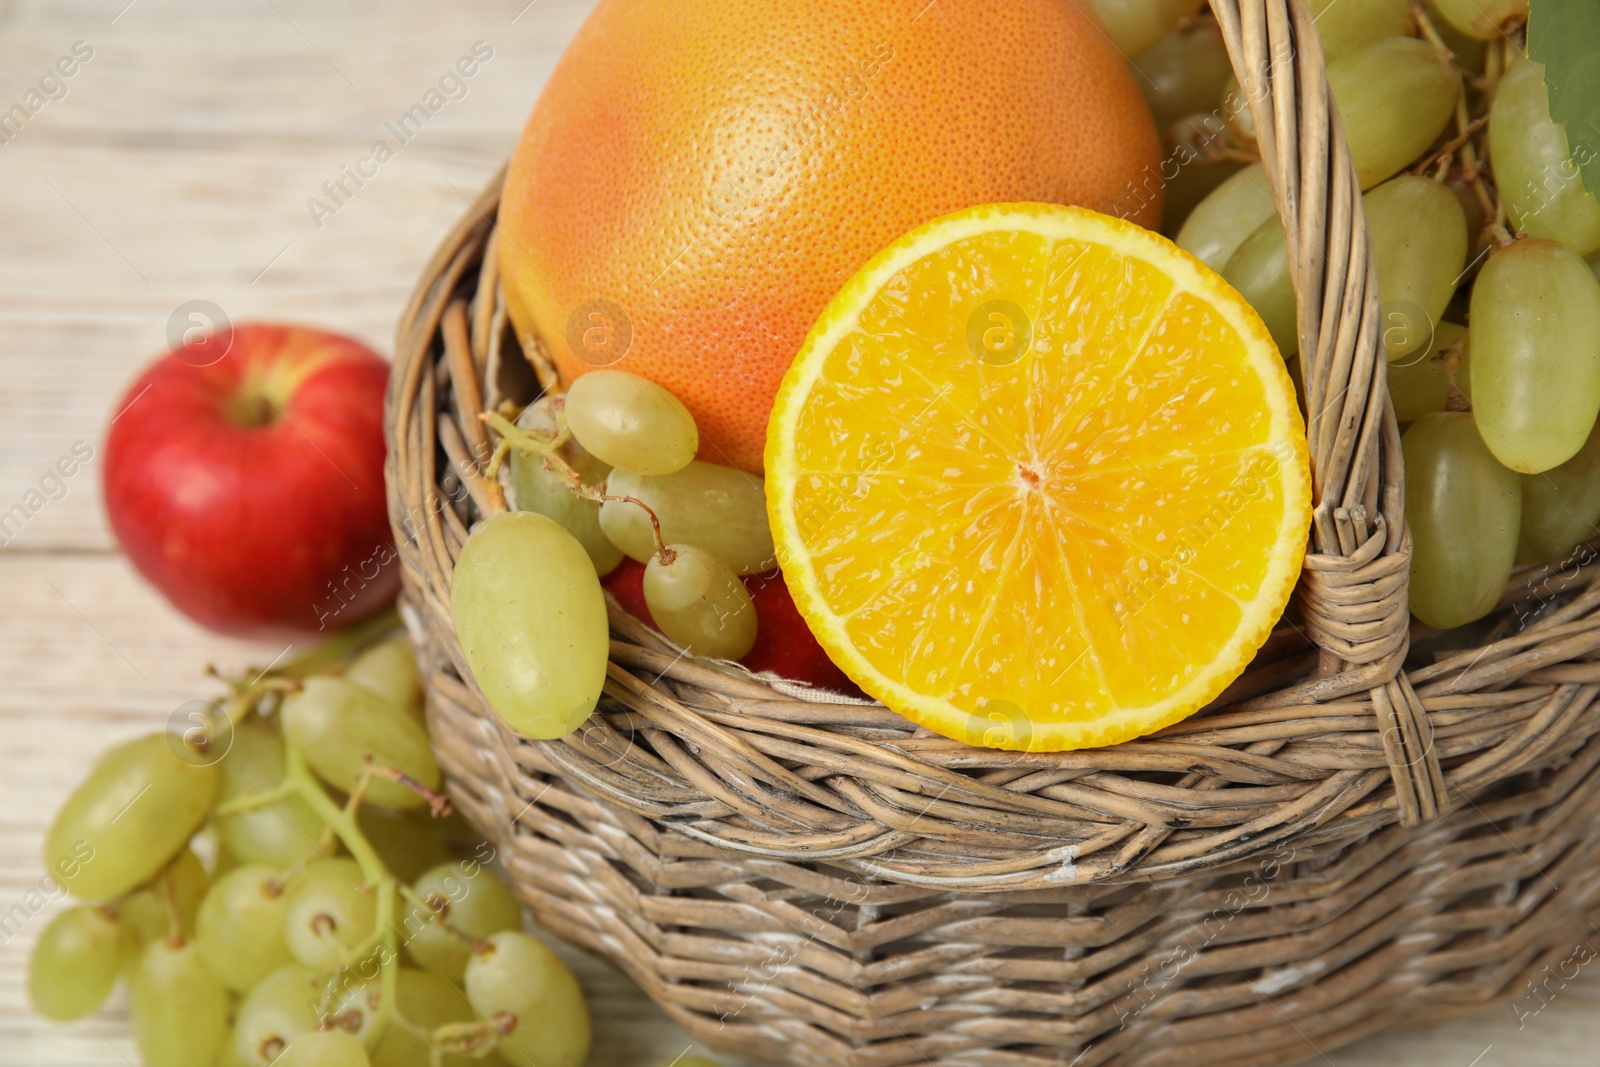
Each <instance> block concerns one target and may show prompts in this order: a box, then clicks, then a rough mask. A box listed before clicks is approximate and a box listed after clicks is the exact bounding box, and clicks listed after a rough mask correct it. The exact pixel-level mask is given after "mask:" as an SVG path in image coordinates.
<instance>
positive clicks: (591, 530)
mask: <svg viewBox="0 0 1600 1067" xmlns="http://www.w3.org/2000/svg"><path fill="white" fill-rule="evenodd" d="M551 399H552V398H550V397H548V396H547V397H543V398H541V399H540V400H539V401H538V402H537V403H534V404H531V405H529V406H528V408H527V409H526V410H524V411H523V413H522V415H521V416H520V417H519V418H518V419H517V425H518V426H519V427H521V428H522V429H524V430H531V431H533V432H535V433H538V434H542V435H544V436H546V437H551V436H554V435H555V432H556V420H555V416H554V414H552V412H551V406H550V401H551ZM561 458H562V459H563V460H565V461H566V463H567V466H569V467H571V468H572V469H573V470H574V471H576V472H577V474H578V477H579V478H581V479H582V480H583V484H585V485H595V486H600V485H604V484H605V481H606V475H608V474H610V473H611V464H609V463H603V462H601V461H600V460H598V459H596V458H595V457H594V456H592V455H590V454H589V452H588V450H587V449H585V448H584V447H583V446H582V445H580V444H579V443H578V442H577V441H568V442H567V443H566V444H564V445H562V446H561ZM511 486H512V489H513V490H514V491H515V493H516V497H517V509H518V510H520V511H532V512H537V513H538V514H540V515H543V516H545V517H546V518H549V519H554V520H555V521H556V522H559V523H560V524H561V525H562V526H564V527H566V530H567V532H568V533H570V534H571V535H572V536H573V537H576V538H577V539H578V543H579V544H580V545H582V546H583V550H584V551H585V552H587V553H589V559H590V560H592V561H593V562H594V569H595V573H596V574H598V575H600V576H601V577H605V576H606V575H608V574H610V573H611V572H612V571H614V570H616V569H617V564H619V563H621V562H622V550H621V549H620V548H618V547H617V546H616V545H614V544H612V543H611V541H610V539H609V538H607V537H606V535H605V533H604V532H602V531H601V529H600V505H599V503H597V502H596V501H593V500H585V499H584V498H583V497H581V496H579V495H578V494H577V493H576V492H574V491H573V487H572V484H571V483H570V482H569V481H568V480H567V479H566V478H565V477H564V476H562V475H560V474H557V473H556V472H555V471H552V470H547V469H546V468H545V465H544V457H543V456H542V455H540V454H538V453H537V452H535V453H532V454H530V455H526V456H525V455H523V454H522V453H521V452H519V451H517V450H516V449H512V451H511Z"/></svg>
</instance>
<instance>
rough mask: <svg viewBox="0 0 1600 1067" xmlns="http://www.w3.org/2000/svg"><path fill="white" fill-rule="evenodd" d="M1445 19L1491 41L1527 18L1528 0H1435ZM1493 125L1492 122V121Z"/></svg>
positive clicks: (1436, 8) (1463, 31)
mask: <svg viewBox="0 0 1600 1067" xmlns="http://www.w3.org/2000/svg"><path fill="white" fill-rule="evenodd" d="M1432 2H1433V7H1434V10H1436V11H1438V12H1439V14H1440V15H1441V16H1442V17H1443V18H1444V20H1445V21H1446V22H1448V23H1450V25H1452V26H1454V27H1455V28H1456V29H1458V30H1460V31H1461V32H1462V33H1464V34H1466V35H1467V36H1469V37H1476V38H1477V39H1478V40H1480V41H1492V40H1494V39H1495V38H1496V37H1499V36H1501V35H1502V34H1501V27H1502V26H1505V25H1506V24H1507V23H1510V22H1520V21H1523V20H1525V19H1527V17H1528V0H1432ZM1490 121H1491V123H1492V121H1493V120H1490Z"/></svg>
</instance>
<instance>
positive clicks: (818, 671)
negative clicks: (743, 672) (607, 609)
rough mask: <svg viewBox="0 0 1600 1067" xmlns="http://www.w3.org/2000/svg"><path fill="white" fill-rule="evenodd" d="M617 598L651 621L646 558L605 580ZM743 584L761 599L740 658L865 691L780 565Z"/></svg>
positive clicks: (757, 667)
mask: <svg viewBox="0 0 1600 1067" xmlns="http://www.w3.org/2000/svg"><path fill="white" fill-rule="evenodd" d="M601 584H602V585H604V586H605V587H606V589H607V590H608V591H609V592H610V593H611V595H612V596H614V597H616V598H617V603H619V604H621V605H622V607H623V610H624V611H626V612H627V613H628V614H630V615H632V616H634V617H635V618H639V619H643V620H644V621H645V622H647V623H649V624H650V625H651V626H654V625H655V620H654V619H652V618H651V617H650V608H649V607H648V606H646V604H645V602H644V564H643V563H638V562H635V561H634V560H631V559H624V560H623V561H622V562H621V563H620V564H619V565H618V566H617V569H616V570H614V571H612V572H611V573H610V574H608V575H606V577H605V579H604V580H603V581H602V583H601ZM744 587H745V588H746V589H748V590H750V599H751V600H753V601H755V605H756V643H755V646H754V647H752V648H751V649H750V651H749V652H747V653H745V657H744V659H742V660H740V661H739V662H740V663H743V664H744V665H745V666H746V667H749V668H750V669H751V670H753V671H771V672H772V673H774V674H776V675H779V676H780V677H783V678H793V679H796V680H798V681H802V682H810V683H811V684H812V685H815V686H819V687H821V688H823V689H831V690H833V691H834V692H835V693H848V694H850V695H851V696H862V695H863V694H862V692H861V690H860V688H859V687H858V686H857V685H856V684H855V683H854V682H852V681H851V680H850V678H849V677H848V676H847V675H846V674H845V673H844V671H841V670H840V669H839V668H838V667H837V666H835V664H834V662H833V660H831V659H829V658H828V654H827V653H826V652H824V651H823V649H822V646H821V645H820V644H818V643H817V639H816V637H814V636H813V635H812V633H811V628H810V627H809V626H807V625H806V620H805V619H804V618H802V617H801V615H800V609H799V608H796V607H795V606H794V600H793V599H792V598H791V597H790V596H789V587H788V586H787V585H785V584H783V575H782V574H781V573H779V572H778V571H769V572H767V573H766V574H747V575H745V578H744Z"/></svg>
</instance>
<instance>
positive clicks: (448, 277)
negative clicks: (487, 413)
mask: <svg viewBox="0 0 1600 1067" xmlns="http://www.w3.org/2000/svg"><path fill="white" fill-rule="evenodd" d="M1212 6H1213V9H1214V11H1215V13H1216V17H1217V19H1218V22H1219V25H1220V26H1221V29H1222V32H1223V36H1224V39H1225V41H1226V43H1227V47H1228V50H1229V54H1230V56H1231V57H1232V60H1233V63H1234V67H1235V69H1236V70H1237V71H1240V72H1242V75H1241V79H1240V80H1241V82H1242V84H1243V85H1244V87H1245V89H1246V92H1247V93H1248V95H1249V96H1250V97H1251V106H1252V111H1253V115H1254V119H1255V125H1256V129H1257V131H1258V140H1259V144H1260V147H1261V154H1262V158H1263V160H1264V161H1265V163H1266V165H1267V171H1268V175H1269V178H1270V180H1271V184H1272V188H1273V192H1274V196H1275V199H1276V201H1277V204H1278V207H1279V211H1280V214H1281V215H1282V217H1283V220H1284V223H1285V230H1286V233H1287V234H1288V237H1289V242H1290V245H1291V250H1292V257H1293V262H1294V267H1295V276H1296V287H1297V291H1298V293H1299V294H1300V300H1299V333H1300V338H1301V352H1302V365H1303V369H1304V379H1305V387H1306V399H1307V406H1308V409H1309V411H1310V417H1309V419H1308V437H1309V440H1310V446H1311V458H1312V470H1313V477H1314V499H1315V501H1316V508H1315V513H1314V521H1313V528H1312V545H1311V550H1310V552H1309V553H1308V555H1307V557H1306V564H1305V570H1304V573H1303V576H1302V579H1301V583H1300V586H1299V589H1298V594H1297V596H1298V604H1299V614H1300V618H1301V625H1296V624H1295V623H1294V622H1293V621H1292V620H1289V619H1286V620H1285V622H1284V623H1283V624H1282V625H1281V626H1280V627H1279V629H1278V630H1277V631H1276V632H1275V633H1274V635H1273V637H1272V638H1271V639H1270V640H1269V642H1268V643H1267V645H1266V647H1265V648H1264V649H1263V650H1262V652H1261V654H1260V656H1259V657H1258V658H1257V660H1256V662H1255V663H1254V664H1253V665H1252V667H1251V669H1250V670H1249V671H1248V672H1247V673H1246V674H1245V675H1244V676H1243V677H1242V678H1240V679H1239V681H1238V682H1237V683H1236V684H1235V685H1234V686H1233V687H1231V688H1230V689H1229V691H1228V692H1227V693H1225V694H1224V695H1223V697H1222V698H1220V699H1219V700H1218V701H1217V702H1216V703H1215V704H1214V705H1213V706H1212V708H1211V709H1209V710H1207V711H1206V712H1204V713H1202V714H1200V715H1197V716H1196V717H1194V718H1191V719H1189V720H1187V721H1185V722H1183V723H1180V724H1178V725H1176V726H1173V727H1170V728H1168V729H1166V730H1164V731H1162V732H1161V733H1159V734H1156V735H1153V736H1151V737H1147V738H1143V739H1140V740H1137V741H1132V742H1128V743H1125V744H1122V745H1118V746H1115V747H1113V748H1107V749H1099V750H1090V751H1079V752H1067V753H1040V754H1023V753H1013V752H1000V751H992V750H987V749H977V748H972V747H969V746H967V745H964V744H962V743H960V742H957V741H950V740H947V739H945V738H941V737H936V736H931V735H928V734H927V733H926V732H925V731H920V730H918V729H916V728H914V727H913V726H912V725H911V724H910V723H908V722H907V721H906V720H904V719H902V718H900V717H899V716H898V715H895V714H893V713H892V712H890V711H888V710H887V709H885V708H883V707H881V706H880V705H866V706H863V705H861V704H856V703H843V702H840V701H839V700H838V699H837V698H832V697H830V696H828V695H827V694H821V693H817V692H807V691H806V690H805V689H804V688H803V687H800V686H796V685H788V684H781V683H773V682H769V681H764V680H761V679H757V678H754V677H751V676H749V675H747V674H743V673H740V672H738V671H736V670H730V669H727V668H726V667H723V666H719V665H716V664H707V663H702V662H697V661H694V660H691V659H687V658H684V657H682V656H681V654H680V653H679V651H678V650H677V649H675V648H673V647H672V646H671V645H670V644H668V643H667V642H666V641H665V640H664V639H663V638H661V636H660V635H659V634H656V633H655V632H654V631H652V630H650V629H649V628H648V627H646V626H645V625H643V624H642V623H641V622H639V621H638V620H637V619H634V618H631V617H629V616H628V615H627V614H626V613H624V612H623V611H622V610H621V609H620V607H619V606H618V605H616V604H615V603H614V602H613V603H612V604H611V605H610V608H611V622H612V627H613V642H612V658H611V664H610V668H609V679H608V681H607V684H606V695H605V699H604V700H603V701H602V704H601V707H600V709H599V711H598V712H597V713H596V715H595V716H594V717H593V718H592V719H591V721H590V722H589V723H588V724H587V726H586V727H585V728H584V729H582V730H580V731H579V732H578V733H576V734H574V735H572V736H570V737H567V738H564V739H562V740H560V741H548V742H536V741H530V740H527V739H525V738H520V737H517V736H515V735H513V734H511V733H510V732H509V731H508V730H506V729H504V728H503V727H499V728H498V732H497V734H496V735H495V736H494V737H493V738H486V742H487V743H488V744H489V750H488V751H487V752H486V753H485V758H486V759H494V760H503V761H505V762H506V763H507V764H508V765H515V764H517V763H518V762H519V761H520V760H521V757H519V752H521V751H525V749H524V746H536V747H537V748H538V750H539V754H540V758H541V761H542V762H545V763H547V764H548V765H553V766H555V767H557V768H559V769H560V773H561V774H562V775H564V776H565V777H567V778H569V779H570V780H572V781H573V782H575V783H578V784H579V785H581V787H582V788H583V789H585V790H586V791H588V792H589V793H590V794H592V795H593V796H594V797H596V798H599V799H601V800H603V801H605V802H607V803H609V804H612V805H615V806H616V807H617V808H619V809H622V810H624V811H626V812H630V813H632V814H633V815H634V816H637V817H640V818H643V819H647V820H650V821H651V822H652V823H654V824H657V825H659V826H661V827H664V828H671V830H673V831H674V832H676V833H677V834H681V835H683V836H684V837H685V838H687V839H691V840H692V841H694V842H698V843H700V844H702V845H709V846H713V847H715V848H716V849H720V850H725V851H726V852H728V853H731V854H742V855H745V856H748V857H752V858H755V857H772V858H783V859H793V858H795V857H796V856H797V854H799V855H804V856H805V857H808V858H811V859H816V860H826V861H828V862H830V863H832V864H835V865H837V866H841V867H844V868H846V869H849V870H852V871H854V872H856V873H858V874H859V875H861V876H863V877H867V878H873V879H880V880H883V881H887V882H891V883H901V884H908V885H916V886H922V887H932V888H939V889H949V890H961V891H972V892H985V891H994V890H1002V889H1032V888H1043V887H1052V886H1061V885H1066V884H1084V883H1090V882H1101V881H1107V880H1125V879H1131V878H1139V879H1152V880H1162V879H1171V878H1174V877H1178V876H1181V875H1185V874H1188V873H1191V872H1196V871H1220V870H1227V869H1233V868H1236V867H1238V866H1240V865H1242V864H1244V863H1245V862H1246V861H1247V860H1248V859H1249V857H1251V856H1254V855H1256V854H1259V853H1263V852H1267V851H1270V850H1272V849H1274V848H1276V847H1278V846H1280V845H1281V844H1282V843H1284V842H1293V843H1294V846H1295V847H1296V848H1310V849H1316V848H1320V847H1323V846H1328V847H1332V846H1336V845H1338V844H1342V843H1346V842H1349V841H1351V840H1354V839H1356V838H1359V837H1362V836H1364V835H1368V834H1371V833H1373V832H1375V831H1377V830H1380V829H1382V828H1383V827H1385V826H1387V825H1390V824H1393V823H1396V822H1399V823H1402V824H1407V825H1411V824H1417V823H1421V822H1425V821H1429V820H1433V819H1436V818H1438V817H1440V816H1441V815H1442V814H1443V813H1445V812H1446V811H1447V810H1448V809H1449V808H1450V807H1451V806H1452V801H1454V802H1456V803H1459V802H1462V801H1464V800H1466V799H1467V798H1470V797H1472V796H1473V795H1475V794H1477V793H1480V792H1481V791H1483V790H1485V789H1487V788H1489V787H1490V786H1492V785H1494V784H1495V783H1497V782H1501V781H1504V780H1505V779H1507V778H1509V777H1510V776H1512V775H1515V774H1518V773H1520V772H1524V771H1527V770H1530V769H1535V768H1538V767H1544V766H1550V765H1554V764H1556V763H1558V762H1560V761H1562V760H1564V759H1566V758H1567V757H1568V756H1569V755H1570V754H1571V753H1572V752H1573V751H1574V750H1575V749H1576V748H1578V747H1579V746H1580V745H1581V744H1582V743H1583V741H1584V740H1586V739H1587V738H1588V737H1589V736H1590V734H1592V733H1593V732H1594V731H1595V730H1596V728H1597V724H1596V723H1595V722H1593V721H1591V718H1592V717H1590V716H1586V715H1585V714H1584V713H1585V711H1586V710H1587V709H1588V708H1589V706H1590V705H1591V703H1592V702H1593V700H1594V697H1595V695H1596V693H1597V692H1600V663H1589V662H1579V663H1569V662H1567V661H1570V660H1575V659H1578V658H1580V657H1583V656H1585V655H1587V654H1590V653H1593V652H1595V651H1596V650H1600V627H1597V626H1596V624H1595V622H1594V621H1593V620H1591V619H1589V618H1588V617H1587V616H1588V615H1589V613H1590V612H1591V611H1592V610H1593V609H1594V608H1595V607H1597V606H1600V593H1597V592H1595V591H1594V590H1593V589H1592V588H1590V581H1589V579H1591V578H1592V576H1593V573H1594V568H1593V562H1594V556H1593V554H1590V555H1589V556H1588V557H1586V558H1585V559H1584V560H1583V562H1582V564H1581V565H1574V567H1573V568H1571V571H1572V573H1566V572H1563V574H1562V575H1561V583H1560V586H1559V587H1557V588H1552V587H1551V585H1550V579H1549V578H1548V576H1547V575H1546V574H1545V573H1542V572H1538V573H1535V572H1519V574H1518V575H1517V576H1516V578H1515V579H1514V581H1513V584H1512V587H1511V589H1509V590H1508V591H1507V593H1506V596H1505V599H1504V601H1503V603H1502V605H1501V607H1502V609H1503V610H1502V613H1501V615H1500V616H1499V620H1500V621H1499V623H1498V626H1497V628H1496V630H1495V631H1494V632H1493V633H1492V634H1491V636H1492V637H1493V638H1494V640H1492V641H1491V642H1489V643H1487V644H1485V645H1484V646H1483V647H1481V648H1477V649H1469V650H1465V651H1463V652H1461V653H1459V654H1457V655H1454V656H1451V657H1449V658H1446V659H1444V660H1442V661H1441V662H1438V663H1436V664H1433V665H1431V666H1427V667H1423V668H1421V669H1416V670H1412V671H1410V672H1409V673H1408V672H1404V671H1402V670H1401V668H1402V665H1403V663H1404V661H1405V657H1406V653H1407V650H1408V647H1409V636H1410V630H1409V626H1410V617H1409V614H1408V611H1407V607H1406V581H1407V567H1408V563H1409V558H1410V538H1409V535H1408V534H1407V533H1406V532H1405V525H1404V517H1403V514H1402V503H1403V482H1402V478H1403V471H1402V466H1401V457H1400V449H1399V434H1398V429H1397V426H1396V423H1395V419H1394V415H1393V412H1392V409H1391V408H1390V406H1389V403H1388V397H1387V390H1386V384H1385V369H1384V361H1383V356H1382V351H1381V348H1380V337H1379V316H1378V306H1377V303H1378V297H1377V285H1376V280H1375V276H1374V271H1373V266H1372V256H1371V251H1370V248H1369V243H1368V235H1367V232H1366V227H1365V223H1364V221H1363V220H1362V218H1361V216H1360V214H1359V213H1358V212H1357V211H1356V207H1357V205H1358V204H1359V202H1360V201H1359V197H1360V190H1359V186H1358V184H1357V181H1356V177H1355V172H1354V168H1353V165H1352V163H1351V160H1350V156H1349V152H1348V149H1347V148H1346V146H1345V143H1344V138H1343V135H1342V133H1341V131H1340V126H1339V119H1338V115H1337V112H1336V111H1335V110H1334V109H1332V108H1331V107H1330V106H1329V96H1328V91H1327V84H1326V81H1325V78H1324V73H1323V67H1322V59H1321V50H1320V48H1319V47H1316V46H1314V45H1313V46H1312V47H1307V48H1300V47H1298V45H1297V43H1298V42H1302V41H1312V40H1313V38H1314V28H1313V24H1312V19H1311V16H1310V14H1309V12H1308V11H1307V9H1306V7H1305V5H1304V3H1303V2H1301V0H1288V2H1286V0H1215V2H1214V3H1213V5H1212ZM499 189H500V178H499V176H497V177H496V178H495V180H494V181H492V182H491V183H490V186H489V188H488V189H487V190H486V191H485V192H484V193H483V194H482V195H481V196H480V197H479V198H478V200H477V202H476V203H474V204H473V205H472V209H471V211H469V212H468V213H467V215H466V216H465V217H464V218H463V220H462V221H461V223H460V224H459V225H458V226H457V228H456V229H455V231H454V232H453V233H452V234H451V235H450V237H449V239H448V240H447V241H446V242H445V243H444V245H443V246H442V247H441V248H440V249H439V251H438V252H437V253H436V255H435V257H434V259H433V260H432V261H431V262H430V263H429V265H428V267H427V269H426V271H425V272H424V278H423V282H422V284H421V285H420V286H419V288H418V290H417V291H416V293H415V294H414V296H413V298H412V300H411V303H410V305H409V306H408V308H407V309H406V312H405V314H404V316H403V317H402V320H401V324H400V327H399V331H398V337H397V343H396V363H395V373H394V376H393V379H392V384H391V391H390V398H389V401H390V410H389V468H388V474H389V487H390V489H389V493H390V509H391V519H392V521H393V523H394V525H395V528H396V530H397V535H398V540H399V544H400V553H401V557H402V561H403V567H404V575H405V579H406V594H405V597H406V606H407V611H408V615H409V618H410V621H411V623H412V626H413V630H414V632H415V633H416V634H417V636H418V638H419V644H421V645H422V647H423V648H424V649H425V650H427V651H429V653H430V654H431V655H434V656H436V657H437V662H436V663H435V664H433V666H434V668H435V669H434V670H433V671H432V672H431V673H432V674H433V679H432V681H433V684H434V685H435V686H437V687H440V688H441V689H443V690H444V691H446V692H448V694H449V695H450V697H451V699H453V700H455V701H457V702H459V703H461V704H463V705H474V706H479V707H481V706H483V704H482V696H481V694H480V693H478V692H477V690H476V687H475V686H474V685H473V683H472V682H471V680H470V679H471V675H470V673H469V671H468V670H467V668H466V664H465V662H464V660H463V657H462V655H461V651H460V648H459V646H458V645H457V643H456V640H455V638H454V634H453V631H452V627H451V624H450V607H449V589H450V580H451V574H452V570H453V565H454V560H455V558H456V556H457V555H458V553H459V552H460V549H461V545H462V544H463V542H464V541H465V540H466V538H467V535H468V531H469V528H470V525H471V524H472V523H473V522H475V521H477V520H478V519H480V518H481V517H483V516H484V515H485V514H489V513H492V511H493V510H494V507H495V505H494V504H493V503H492V501H491V499H490V493H489V492H488V489H487V486H486V485H485V483H484V478H483V473H482V470H483V463H484V460H485V459H486V457H487V456H488V455H489V453H490V449H491V443H490V440H489V438H488V436H487V435H486V431H485V430H484V428H483V426H482V424H481V423H480V422H479V420H478V419H477V418H476V414H477V413H478V412H479V411H481V410H482V409H483V408H484V406H485V402H486V400H487V401H488V402H489V403H494V402H496V401H497V400H498V399H499V398H501V397H503V396H506V395H513V396H515V395H517V394H518V393H519V392H520V393H522V394H523V395H522V396H521V399H529V398H530V397H531V394H530V393H529V392H528V389H529V386H530V385H531V383H529V382H527V381H525V380H523V381H519V380H518V379H519V375H526V373H527V371H526V361H524V360H523V359H522V358H521V356H520V354H518V352H517V351H516V344H517V342H516V339H515V338H514V337H513V336H511V335H510V334H509V333H508V331H507V326H506V316H505V309H504V306H503V303H502V301H501V299H500V287H499V283H498V278H497V273H496V267H495V261H496V257H495V255H494V254H493V247H494V232H493V227H494V213H495V209H496V206H497V203H498V197H499ZM441 459H442V460H444V462H441ZM1541 583H1542V584H1541ZM1573 593H1576V594H1577V595H1576V596H1575V597H1574V598H1572V599H1568V600H1565V602H1561V601H1562V599H1563V598H1564V597H1567V596H1568V595H1570V594H1573ZM1530 605H1537V607H1538V608H1540V609H1542V610H1539V611H1537V612H1536V613H1530V611H1529V606H1530ZM491 754H492V755H491Z"/></svg>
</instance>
